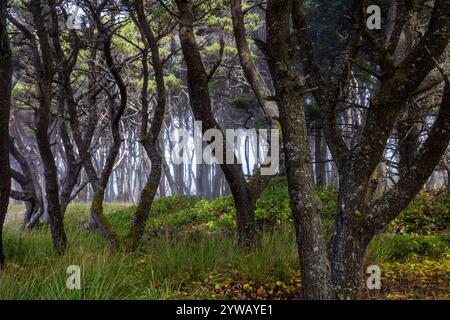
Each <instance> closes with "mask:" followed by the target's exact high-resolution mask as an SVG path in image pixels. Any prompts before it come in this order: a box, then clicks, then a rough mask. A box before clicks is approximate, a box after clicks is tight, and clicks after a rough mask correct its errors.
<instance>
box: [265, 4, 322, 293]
mask: <svg viewBox="0 0 450 320" xmlns="http://www.w3.org/2000/svg"><path fill="white" fill-rule="evenodd" d="M292 4H293V3H292V1H285V0H271V1H269V2H268V5H267V16H266V28H267V47H266V50H267V53H268V61H269V68H270V72H271V75H272V79H273V82H274V85H275V91H276V97H277V102H278V106H279V109H280V122H281V128H282V132H283V145H284V154H285V157H286V171H287V177H288V187H289V195H290V201H291V209H292V214H293V217H294V223H295V230H296V235H297V242H298V250H299V256H300V268H301V275H302V292H303V298H304V299H328V298H330V294H331V287H330V278H329V276H330V274H329V269H330V268H329V261H328V258H327V249H326V245H325V241H324V238H323V235H322V223H321V219H320V207H321V203H320V200H319V198H318V197H317V195H316V193H315V191H314V178H313V173H312V163H311V159H310V150H309V141H308V134H307V126H306V118H305V110H304V102H303V99H304V98H303V93H302V92H303V91H304V90H305V85H304V80H303V78H300V77H298V76H297V74H296V71H295V67H294V60H293V55H292V47H291V46H290V45H289V44H290V28H289V21H290V14H291V11H292Z"/></svg>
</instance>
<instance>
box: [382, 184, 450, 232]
mask: <svg viewBox="0 0 450 320" xmlns="http://www.w3.org/2000/svg"><path fill="white" fill-rule="evenodd" d="M449 210H450V199H449V198H448V197H443V196H433V195H431V194H429V193H425V192H422V193H420V194H419V195H418V196H417V197H416V198H415V199H414V200H413V201H412V202H411V203H410V204H409V205H408V206H407V207H406V208H405V209H404V210H403V211H402V213H401V214H400V215H399V216H398V217H397V218H396V219H395V220H394V221H393V222H392V223H391V227H392V228H393V230H394V231H395V232H397V233H420V234H429V233H431V232H432V231H439V230H445V229H448V228H449V227H450V212H449Z"/></svg>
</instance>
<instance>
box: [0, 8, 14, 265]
mask: <svg viewBox="0 0 450 320" xmlns="http://www.w3.org/2000/svg"><path fill="white" fill-rule="evenodd" d="M6 17H7V1H1V2H0V113H1V115H2V116H1V117H0V269H1V268H2V267H3V264H4V262H5V256H4V253H3V224H4V222H5V217H6V213H7V211H8V201H9V192H10V190H11V177H10V169H9V111H10V107H11V79H12V63H11V49H10V46H9V38H8V31H7V26H6Z"/></svg>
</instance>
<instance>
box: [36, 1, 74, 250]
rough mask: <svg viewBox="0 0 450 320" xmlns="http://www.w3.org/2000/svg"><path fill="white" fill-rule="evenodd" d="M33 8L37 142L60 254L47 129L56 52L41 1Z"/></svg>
mask: <svg viewBox="0 0 450 320" xmlns="http://www.w3.org/2000/svg"><path fill="white" fill-rule="evenodd" d="M30 11H31V13H32V15H33V21H34V24H35V27H36V33H37V37H38V39H39V45H40V51H41V58H42V64H41V63H39V64H38V65H37V66H36V71H37V76H38V79H39V93H40V94H39V99H38V100H39V107H38V108H37V109H36V112H35V122H36V142H37V144H38V148H39V154H40V156H41V159H42V163H43V166H44V179H45V191H46V199H47V212H48V215H49V219H50V228H51V233H52V239H53V244H54V246H55V249H56V251H57V252H58V253H59V254H63V253H64V251H65V248H66V246H67V237H66V234H65V231H64V224H63V218H62V215H61V206H60V202H59V187H58V173H57V168H56V164H55V158H54V155H53V153H52V150H51V145H50V137H49V133H48V129H49V125H50V110H51V104H52V92H53V91H52V82H53V76H54V73H55V70H54V65H53V54H52V50H51V45H50V41H49V37H48V31H47V30H46V26H45V20H44V15H43V12H42V5H41V1H39V0H33V1H31V3H30Z"/></svg>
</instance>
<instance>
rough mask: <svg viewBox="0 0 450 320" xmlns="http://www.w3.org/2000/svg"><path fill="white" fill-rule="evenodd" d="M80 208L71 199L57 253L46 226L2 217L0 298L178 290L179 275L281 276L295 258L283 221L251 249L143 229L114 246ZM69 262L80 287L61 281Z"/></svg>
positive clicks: (127, 295)
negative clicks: (28, 227)
mask: <svg viewBox="0 0 450 320" xmlns="http://www.w3.org/2000/svg"><path fill="white" fill-rule="evenodd" d="M123 209H124V207H122V206H120V207H116V206H113V205H110V206H108V207H107V208H106V209H105V211H107V212H108V214H109V215H110V216H111V215H113V216H114V215H116V214H117V212H118V211H120V210H123ZM87 212H88V206H86V205H84V204H75V205H72V206H70V208H69V211H68V214H67V216H66V231H67V235H68V241H69V246H68V249H67V252H66V254H65V255H64V256H58V255H57V254H56V253H55V251H54V250H53V246H52V242H51V238H50V232H49V230H48V228H47V227H43V228H41V229H39V230H35V231H30V232H25V231H22V230H20V225H19V222H14V223H9V224H8V225H7V226H6V229H5V245H6V248H5V251H6V255H7V264H6V268H5V270H4V271H2V272H0V299H167V298H170V297H174V296H176V295H177V292H179V291H180V290H181V287H182V286H183V285H184V282H185V281H186V279H203V278H204V277H206V276H207V275H208V274H209V273H211V272H225V271H226V270H228V271H230V270H235V271H236V272H241V273H245V274H249V275H251V277H252V278H253V279H255V280H259V281H264V279H265V277H267V276H268V275H277V276H280V277H283V276H287V275H285V273H286V270H287V268H286V267H287V266H291V267H295V266H296V265H297V261H298V259H297V256H296V246H295V238H294V235H293V233H292V231H291V230H290V228H286V230H284V231H283V232H276V233H274V234H264V235H262V238H261V241H260V245H259V246H258V248H256V250H254V251H251V252H250V251H244V250H240V249H238V248H237V246H236V243H235V241H234V239H233V238H230V237H224V236H221V235H219V234H218V235H210V236H207V235H205V236H203V237H197V238H186V239H177V240H176V241H173V240H171V239H169V238H166V237H157V238H148V237H147V238H145V239H144V242H143V244H142V246H141V249H140V251H139V252H137V253H133V254H130V253H125V252H122V251H117V252H113V251H111V250H110V249H109V248H108V247H107V244H106V242H105V241H104V239H103V238H102V236H101V235H100V234H99V233H98V232H86V231H81V225H82V224H83V222H85V221H86V218H87ZM124 216H125V217H117V216H114V218H113V220H114V222H115V227H116V228H117V229H119V230H126V228H127V224H128V222H129V219H127V218H126V216H127V214H125V215H124ZM117 221H120V223H118V222H117ZM70 265H77V266H80V268H81V290H69V289H67V288H66V280H67V277H68V275H67V274H66V270H67V267H68V266H70Z"/></svg>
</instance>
